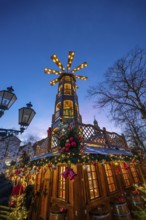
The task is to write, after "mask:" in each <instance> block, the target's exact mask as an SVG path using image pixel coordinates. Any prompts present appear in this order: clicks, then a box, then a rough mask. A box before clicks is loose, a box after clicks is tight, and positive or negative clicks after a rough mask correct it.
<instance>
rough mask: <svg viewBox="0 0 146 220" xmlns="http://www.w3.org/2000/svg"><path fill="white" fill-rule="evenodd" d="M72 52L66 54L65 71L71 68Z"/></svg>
mask: <svg viewBox="0 0 146 220" xmlns="http://www.w3.org/2000/svg"><path fill="white" fill-rule="evenodd" d="M74 54H75V53H74V52H72V51H70V52H69V53H68V61H67V70H70V68H71V65H72V61H73V58H74Z"/></svg>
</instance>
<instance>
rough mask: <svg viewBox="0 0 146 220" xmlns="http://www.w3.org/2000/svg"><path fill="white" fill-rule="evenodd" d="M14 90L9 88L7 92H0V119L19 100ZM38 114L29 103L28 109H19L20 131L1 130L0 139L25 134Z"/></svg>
mask: <svg viewBox="0 0 146 220" xmlns="http://www.w3.org/2000/svg"><path fill="white" fill-rule="evenodd" d="M13 92H14V89H13V88H12V87H8V88H7V90H2V91H0V117H2V115H3V114H4V111H5V110H8V109H9V108H10V107H11V106H12V105H13V104H14V102H15V101H16V100H17V97H16V95H15V94H14V93H13ZM35 114H36V112H35V111H34V110H33V109H32V104H31V102H29V103H28V104H26V107H23V108H20V109H19V125H20V130H14V129H4V128H0V138H2V137H7V136H9V135H14V134H15V135H17V134H19V133H23V132H24V130H25V129H26V128H27V127H28V126H29V124H30V123H31V121H32V119H33V117H34V116H35Z"/></svg>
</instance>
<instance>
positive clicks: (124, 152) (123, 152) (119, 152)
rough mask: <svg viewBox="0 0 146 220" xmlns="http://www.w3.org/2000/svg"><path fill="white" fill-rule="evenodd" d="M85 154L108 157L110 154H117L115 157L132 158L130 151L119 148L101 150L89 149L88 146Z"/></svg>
mask: <svg viewBox="0 0 146 220" xmlns="http://www.w3.org/2000/svg"><path fill="white" fill-rule="evenodd" d="M85 153H87V154H102V155H108V154H115V155H127V156H132V155H133V154H132V153H131V151H130V150H124V149H122V150H121V149H117V148H101V147H94V146H92V147H89V146H86V149H85Z"/></svg>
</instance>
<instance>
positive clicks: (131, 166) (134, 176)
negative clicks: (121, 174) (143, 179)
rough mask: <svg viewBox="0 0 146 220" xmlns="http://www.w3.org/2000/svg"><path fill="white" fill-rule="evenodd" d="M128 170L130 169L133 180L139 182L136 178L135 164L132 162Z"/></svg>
mask: <svg viewBox="0 0 146 220" xmlns="http://www.w3.org/2000/svg"><path fill="white" fill-rule="evenodd" d="M130 170H131V174H132V177H133V179H134V182H135V183H138V182H139V178H138V175H137V171H136V169H135V165H134V164H132V165H130Z"/></svg>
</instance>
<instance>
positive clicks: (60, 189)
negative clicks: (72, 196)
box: [58, 166, 66, 200]
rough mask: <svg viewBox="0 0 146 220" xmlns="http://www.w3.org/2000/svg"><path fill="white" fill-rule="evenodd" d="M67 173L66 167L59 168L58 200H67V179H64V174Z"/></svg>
mask: <svg viewBox="0 0 146 220" xmlns="http://www.w3.org/2000/svg"><path fill="white" fill-rule="evenodd" d="M64 171H65V166H59V167H58V198H60V199H62V200H65V190H66V187H65V184H66V183H65V178H63V176H62V173H63V172H64Z"/></svg>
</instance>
